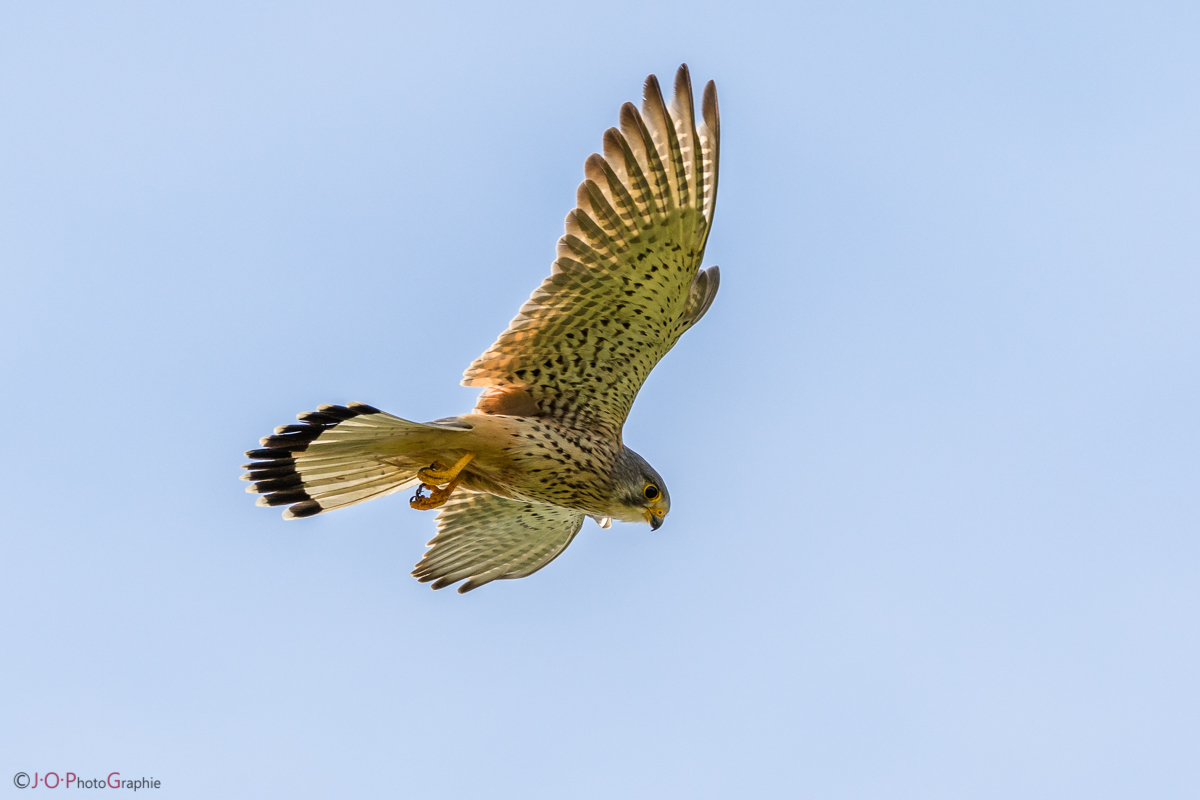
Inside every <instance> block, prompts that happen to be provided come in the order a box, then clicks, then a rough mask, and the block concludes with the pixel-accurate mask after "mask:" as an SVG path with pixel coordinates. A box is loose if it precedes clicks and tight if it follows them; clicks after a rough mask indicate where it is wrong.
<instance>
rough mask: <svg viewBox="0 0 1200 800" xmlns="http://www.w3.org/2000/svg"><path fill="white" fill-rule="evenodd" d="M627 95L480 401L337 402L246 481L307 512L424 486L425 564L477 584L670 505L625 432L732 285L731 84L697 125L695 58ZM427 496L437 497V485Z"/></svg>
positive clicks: (423, 569)
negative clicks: (390, 405) (456, 407)
mask: <svg viewBox="0 0 1200 800" xmlns="http://www.w3.org/2000/svg"><path fill="white" fill-rule="evenodd" d="M643 97H644V99H643V102H642V109H641V112H640V113H639V111H638V109H637V107H636V106H634V105H633V104H632V103H626V104H625V105H623V106H622V107H621V112H620V128H619V129H618V128H609V129H608V130H607V131H606V132H605V134H604V155H603V156H600V155H595V154H593V155H592V156H590V157H589V158H588V159H587V161H586V162H584V175H585V179H584V181H583V183H582V184H580V186H579V189H578V191H577V192H576V195H575V198H576V200H575V201H576V203H577V207H576V208H575V210H574V211H572V212H571V213H570V214H568V215H567V220H566V234H565V235H564V236H563V237H562V238H561V239H559V240H558V258H557V260H556V261H555V262H554V265H553V267H552V269H551V272H550V277H549V278H547V279H546V280H544V281H543V282H542V285H541V286H540V287H538V288H537V289H535V290H534V292H533V295H532V296H531V297H530V298H529V301H528V302H526V303H525V305H523V306H521V310H520V311H519V312H518V313H517V316H516V317H515V318H514V319H513V321H512V323H511V324H510V325H509V326H508V329H507V330H505V331H504V332H503V333H502V334H500V338H499V339H497V340H496V343H495V344H493V345H492V346H491V348H489V349H488V351H487V352H485V353H484V354H483V355H481V356H480V357H479V358H477V359H475V362H474V363H473V364H471V366H470V367H468V368H467V371H466V373H465V374H464V377H463V381H462V383H463V385H464V386H478V387H481V388H482V389H483V393H482V394H481V395H480V397H479V400H478V402H477V403H476V405H475V409H474V411H473V412H472V413H470V414H463V415H462V416H458V417H448V418H445V419H439V420H434V421H433V422H424V423H419V422H409V421H408V420H405V419H401V418H400V417H394V416H392V415H391V414H388V413H385V412H383V411H380V410H379V409H377V408H374V407H372V406H368V405H365V404H362V403H349V404H348V405H345V406H340V405H324V406H321V407H320V408H318V409H317V410H316V411H311V412H308V413H305V414H300V415H299V416H298V419H300V420H301V423H300V424H298V425H283V426H281V427H278V428H276V429H275V435H273V436H267V437H265V438H264V439H262V442H261V443H262V449H258V450H250V451H249V452H247V453H246V455H247V456H249V457H250V458H251V459H252V461H251V463H249V464H247V465H245V467H244V468H245V469H247V470H249V472H247V473H246V474H245V475H244V476H243V479H244V480H248V481H251V482H252V485H251V486H250V487H248V488H247V491H249V492H254V493H258V494H261V495H262V497H260V498H259V499H258V504H259V505H263V506H289V508H288V509H286V510H285V511H284V512H283V516H284V519H296V518H298V517H308V516H312V515H313V514H320V513H321V512H324V511H332V510H333V509H336V508H344V507H345V506H350V505H354V504H355V503H361V502H363V501H365V500H371V499H373V498H375V497H383V496H384V495H388V494H392V493H393V492H398V491H401V490H403V489H406V488H410V487H412V486H414V485H415V486H416V487H417V490H416V494H415V495H414V496H413V498H412V499H411V500H410V501H409V503H410V505H411V506H412V507H413V508H416V509H421V510H427V509H434V508H436V509H438V513H437V535H435V536H434V538H433V540H432V541H430V542H429V544H428V547H429V548H430V549H429V550H427V551H426V552H425V555H424V557H423V558H422V559H421V561H420V563H418V564H417V566H416V569H415V570H414V571H413V575H415V576H416V577H417V579H418V580H420V581H422V582H426V581H432V582H433V588H434V589H441V588H443V587H445V586H449V585H451V584H453V583H457V582H458V581H463V583H462V585H461V586H459V589H458V591H460V592H468V591H470V590H472V589H475V588H478V587H480V586H482V585H483V584H485V583H489V582H491V581H494V580H498V579H501V578H523V577H525V576H526V575H531V574H533V573H534V572H537V571H538V570H539V569H541V568H542V567H544V566H546V565H547V564H549V563H550V562H551V561H553V560H554V559H555V558H556V557H557V556H558V555H559V554H560V553H562V551H563V550H565V549H566V548H567V545H569V544H570V543H571V540H572V539H574V538H575V534H577V533H578V532H579V529H580V528H581V527H582V526H583V521H584V519H585V518H586V517H591V518H592V519H594V520H595V521H596V522H597V523H599V525H600V527H602V528H607V527H608V526H609V525H610V524H611V521H612V520H614V519H615V520H620V521H622V522H648V523H649V524H650V527H651V528H652V529H655V530H657V529H658V527H659V526H660V525H661V524H662V522H663V519H664V518H665V517H666V516H667V514H668V513H669V512H670V510H671V496H670V494H669V493H668V492H667V487H666V484H665V483H663V479H662V477H661V476H660V475H659V474H658V473H657V472H656V471H655V470H654V468H653V467H651V466H650V465H649V464H648V463H646V461H645V459H643V458H642V457H641V456H639V455H638V454H637V453H635V452H633V451H632V450H630V449H629V448H628V447H626V446H625V445H624V443H623V441H622V438H621V430H622V427H623V426H624V424H625V418H626V416H627V415H628V414H629V409H630V406H632V405H633V400H634V398H635V397H636V396H637V393H638V390H639V389H641V387H642V383H643V382H644V381H645V380H646V376H647V375H649V374H650V370H652V369H653V368H654V365H655V364H657V363H658V361H659V359H661V358H662V357H663V356H664V355H666V353H667V351H668V350H670V349H671V348H672V347H673V346H674V345H675V343H676V342H677V341H679V337H680V336H682V335H683V333H684V331H686V330H687V329H688V328H690V327H692V326H693V325H695V324H696V323H697V322H698V321H699V320H700V318H701V317H703V316H704V313H705V312H706V311H707V310H708V307H709V306H710V305H711V304H712V301H713V298H714V297H715V296H716V294H717V285H718V281H719V278H720V273H719V272H718V270H717V268H716V267H709V268H708V269H705V270H701V269H700V264H701V262H702V261H703V258H704V246H705V243H706V242H707V240H708V232H709V229H710V228H711V226H712V217H713V208H714V205H715V202H716V199H717V160H718V154H719V151H720V139H721V129H720V119H719V117H718V114H717V92H716V87H715V86H714V85H713V83H712V82H711V81H709V83H708V85H707V86H705V87H704V96H703V100H702V103H701V115H700V116H701V121H700V123H699V124H698V125H697V123H696V116H695V110H694V108H693V100H692V84H691V78H690V76H689V74H688V69H687V65H686V64H685V65H683V66H681V67H680V68H679V71H678V73H677V74H676V76H675V94H674V98H673V99H672V101H671V104H670V106H668V105H667V104H666V103H665V102H664V101H663V95H662V91H661V89H660V88H659V84H658V79H657V78H655V77H654V76H653V75H651V76H650V77H649V78H647V79H646V83H645V88H644V92H643ZM426 492H428V494H426Z"/></svg>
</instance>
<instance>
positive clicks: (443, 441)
mask: <svg viewBox="0 0 1200 800" xmlns="http://www.w3.org/2000/svg"><path fill="white" fill-rule="evenodd" d="M297 418H298V419H299V420H301V423H302V424H299V425H281V426H280V427H278V428H276V429H275V433H274V435H272V436H267V437H264V438H263V439H262V441H261V444H262V448H260V449H257V450H249V451H247V452H246V455H247V456H248V457H249V458H251V459H252V461H251V462H250V463H249V464H245V465H243V469H246V470H249V471H248V472H247V473H246V474H245V475H243V476H242V480H244V481H251V485H250V486H248V487H246V491H247V492H250V493H252V494H261V495H262V497H260V498H259V499H258V505H260V506H290V507H289V508H288V509H286V510H285V511H284V512H283V518H284V519H298V518H300V517H311V516H313V515H314V514H320V513H322V512H324V511H332V510H333V509H336V508H344V507H345V506H351V505H355V504H356V503H362V502H364V501H366V500H371V499H373V498H376V497H383V496H385V495H389V494H392V493H393V492H398V491H400V490H402V489H406V488H408V487H410V486H414V485H415V484H416V483H417V477H416V474H417V470H419V469H421V468H422V467H425V466H428V465H429V464H430V463H431V461H432V460H433V456H432V455H430V454H431V453H432V452H435V451H437V450H441V449H446V448H453V446H454V443H453V442H451V441H448V440H447V437H453V436H454V435H455V434H459V433H462V432H464V431H469V430H471V428H470V427H469V426H466V425H461V424H457V423H455V422H453V421H449V420H447V421H444V422H431V423H420V422H410V421H408V420H406V419H401V418H400V417H396V416H392V415H391V414H388V413H385V412H383V411H380V410H379V409H377V408H374V407H373V406H369V405H366V404H365V403H349V404H347V405H345V406H335V405H325V406H320V407H319V408H318V409H317V410H316V411H310V412H308V413H306V414H299V415H297Z"/></svg>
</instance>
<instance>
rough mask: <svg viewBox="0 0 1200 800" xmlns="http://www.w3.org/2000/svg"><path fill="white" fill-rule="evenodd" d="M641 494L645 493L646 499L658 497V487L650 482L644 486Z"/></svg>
mask: <svg viewBox="0 0 1200 800" xmlns="http://www.w3.org/2000/svg"><path fill="white" fill-rule="evenodd" d="M642 494H644V495H646V499H647V500H653V499H654V498H656V497H658V487H657V486H655V485H654V484H650V485H649V486H647V487H646V490H645V491H644V492H642Z"/></svg>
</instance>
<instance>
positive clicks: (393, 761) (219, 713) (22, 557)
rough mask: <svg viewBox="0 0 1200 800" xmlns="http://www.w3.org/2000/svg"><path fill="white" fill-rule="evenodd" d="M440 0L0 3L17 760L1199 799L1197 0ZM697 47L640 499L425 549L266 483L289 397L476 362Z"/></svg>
mask: <svg viewBox="0 0 1200 800" xmlns="http://www.w3.org/2000/svg"><path fill="white" fill-rule="evenodd" d="M502 5H503V6H504V7H503V8H501V6H502ZM431 6H432V4H420V5H416V4H403V3H391V4H388V3H353V2H352V3H327V4H322V3H279V4H266V3H244V2H239V3H221V2H205V3H186V4H185V3H170V4H163V3H117V2H111V3H78V2H77V3H37V2H13V3H5V4H4V5H3V8H2V9H0V275H2V278H3V282H2V284H0V286H2V288H0V407H2V408H3V409H4V414H3V416H4V420H5V432H4V436H3V444H2V445H0V485H3V486H4V488H5V489H6V492H5V497H6V501H7V502H6V504H5V508H4V511H3V516H2V521H0V527H2V528H3V534H2V536H0V641H3V642H4V646H3V647H2V648H0V676H2V678H3V680H2V681H0V685H2V687H3V688H2V690H0V692H2V693H0V785H4V786H8V787H9V788H8V789H7V790H5V789H0V794H3V793H6V792H11V793H16V792H17V791H18V790H17V789H16V788H13V787H12V783H11V777H10V776H11V775H14V774H15V773H17V772H20V771H24V772H28V773H30V774H31V775H32V774H33V773H35V772H37V773H46V772H50V771H54V772H57V773H58V774H59V775H62V776H65V773H66V772H68V771H70V772H74V773H76V774H77V775H79V776H80V777H83V778H93V777H97V776H103V775H107V774H108V773H110V772H113V771H120V772H121V773H122V776H123V777H126V778H130V777H142V776H145V777H154V778H157V779H159V780H161V781H162V788H161V789H160V790H158V791H157V792H152V793H151V794H150V796H151V797H164V798H166V797H181V798H193V797H194V798H209V797H218V796H220V797H266V796H278V797H294V798H308V797H312V798H318V797H333V796H343V797H382V796H400V797H408V796H411V797H431V796H438V797H449V796H457V797H472V796H475V797H495V798H614V797H638V798H641V797H645V798H675V797H679V798H703V797H713V798H729V797H803V798H873V797H887V798H901V797H903V798H921V799H922V800H928V799H929V798H964V797H971V798H1004V799H1006V800H1007V799H1008V798H1016V797H1020V798H1054V799H1055V800H1061V798H1088V799H1089V800H1093V799H1095V798H1128V797H1155V798H1176V797H1178V798H1184V797H1188V798H1192V797H1196V796H1198V795H1200V769H1198V767H1197V753H1200V680H1198V679H1197V678H1198V676H1200V622H1198V620H1200V536H1198V534H1200V491H1198V484H1200V414H1198V412H1200V373H1198V371H1197V366H1198V361H1200V358H1198V357H1200V313H1198V309H1200V47H1198V46H1197V42H1198V41H1200V10H1198V9H1200V7H1198V6H1197V5H1196V4H1195V3H1186V4H1185V3H1179V4H1177V5H1170V4H1159V3H1147V2H1140V3H1126V4H1113V3H1090V2H1089V3H1082V2H1081V3H1075V4H1068V3H1053V2H1052V3H1047V2H1011V0H1006V1H1005V2H994V3H972V4H963V3H949V2H920V3H909V4H903V5H901V4H894V3H871V2H820V3H786V4H777V5H773V4H761V3H754V2H739V3H732V2H728V3H713V2H688V3H645V2H625V1H624V0H615V1H614V2H604V3H580V4H564V3H558V2H555V3H549V2H548V3H543V4H531V3H524V4H499V3H496V4H481V5H458V6H452V5H444V6H439V7H438V8H436V9H435V8H432V7H431ZM683 61H686V62H688V63H689V64H690V65H691V68H692V71H693V77H694V79H695V82H696V84H697V85H698V86H699V85H702V84H703V83H704V82H705V81H707V80H709V79H710V78H712V79H715V80H716V82H717V87H718V91H719V95H720V102H721V111H722V123H723V125H722V131H723V150H722V163H721V167H722V173H721V184H720V196H719V199H718V203H717V212H716V221H715V226H714V229H713V232H712V238H711V239H710V243H709V248H708V256H707V259H706V264H719V265H720V266H721V269H722V287H721V293H720V296H719V297H718V298H717V300H716V303H715V304H714V306H713V308H712V310H711V311H710V313H709V314H708V316H707V317H706V318H705V319H704V321H703V322H702V323H701V324H700V325H699V326H698V327H697V328H695V329H694V330H692V331H691V332H690V333H688V334H687V335H686V336H685V337H684V338H683V340H682V341H681V343H680V344H679V346H678V347H677V348H676V349H675V350H674V351H673V352H672V353H671V354H670V355H669V356H668V357H667V359H666V360H665V361H664V362H663V363H662V364H661V365H660V366H659V367H658V369H657V370H656V371H655V373H654V374H653V376H652V377H651V378H650V380H649V382H648V383H647V384H646V386H645V389H644V391H643V392H642V395H641V397H640V398H639V400H638V403H637V405H636V406H635V407H634V410H633V414H632V417H631V418H630V420H629V423H628V425H627V427H626V430H625V437H626V441H627V442H628V443H629V444H630V446H632V447H633V448H635V449H636V450H638V451H639V452H640V453H641V454H642V455H644V456H645V457H646V458H647V459H648V460H649V461H650V462H651V463H652V464H653V465H654V466H655V467H656V468H657V469H658V471H659V472H660V473H662V475H663V476H664V477H665V479H666V481H667V483H668V485H669V487H670V491H671V496H672V501H673V507H672V508H673V510H672V514H671V517H670V519H669V520H668V521H667V524H666V525H664V526H663V528H662V529H661V530H659V531H658V532H657V533H651V531H650V530H649V528H648V527H647V526H632V525H616V526H614V527H613V528H612V529H611V530H607V531H604V530H600V529H598V528H596V527H595V526H594V525H593V524H592V523H590V522H589V523H588V524H587V526H586V527H585V528H584V531H583V533H582V534H581V535H580V536H579V538H577V539H576V541H575V543H574V544H573V545H572V546H571V548H570V549H569V550H568V551H567V552H566V553H565V554H564V555H563V556H562V557H561V558H560V559H559V560H558V561H556V562H555V563H554V564H552V565H551V566H550V567H549V568H547V569H545V570H543V571H542V572H540V573H538V574H537V575H535V576H533V577H532V578H529V579H526V580H521V581H506V582H501V583H497V584H492V585H489V586H487V587H485V588H483V589H480V590H479V591H477V592H473V593H472V594H470V595H466V596H460V595H457V594H455V593H454V592H453V591H442V592H432V591H430V590H429V588H428V587H427V586H424V585H421V584H418V583H417V582H416V581H415V580H413V579H412V578H411V577H409V575H408V572H409V570H410V569H411V568H412V565H413V564H414V563H415V562H416V561H417V559H418V558H419V557H420V555H421V553H422V551H423V544H424V542H425V541H427V540H428V539H429V538H430V537H431V536H432V532H433V519H432V515H431V514H429V513H419V512H416V511H412V510H410V509H409V508H408V506H407V503H406V502H404V499H403V498H402V497H398V496H394V497H391V498H387V499H385V500H382V501H376V502H372V503H368V504H366V505H363V506H358V507H355V508H352V509H347V510H343V511H339V512H336V513H332V514H328V515H322V516H320V517H317V518H314V519H309V520H302V521H298V522H286V523H285V522H284V521H282V520H281V519H280V515H279V512H278V510H277V509H262V508H256V507H255V506H254V503H253V499H254V498H253V497H252V496H249V495H246V494H244V493H243V489H244V488H245V485H246V484H244V483H242V482H240V481H239V480H238V476H239V474H240V471H239V469H238V466H239V464H241V463H242V462H243V461H244V460H245V459H244V458H243V457H242V451H244V450H246V449H248V448H250V447H254V446H256V442H257V440H258V437H260V436H263V435H266V434H268V433H269V432H270V431H271V429H272V428H273V427H274V426H276V425H280V424H286V423H288V422H289V421H291V420H292V419H293V416H294V415H295V414H296V413H297V412H301V411H307V410H311V409H313V408H315V407H316V406H317V405H318V404H320V403H343V402H348V401H352V400H358V401H362V402H367V403H370V404H373V405H376V406H379V407H381V408H383V409H385V410H388V411H391V412H392V413H395V414H399V415H401V416H404V417H407V418H410V419H418V420H421V419H432V418H437V417H442V416H447V415H452V414H457V413H462V412H465V411H467V410H469V408H470V407H471V405H472V403H473V399H474V396H475V391H473V390H469V389H464V388H462V387H459V386H458V380H459V378H460V375H461V372H462V370H463V369H464V368H465V367H466V365H467V364H468V363H469V362H470V361H471V360H472V359H473V358H474V357H475V356H477V355H478V354H479V353H480V352H482V351H483V350H484V349H485V348H486V347H487V346H488V345H489V344H490V343H491V342H492V341H493V339H494V338H495V336H496V335H497V334H498V333H499V332H500V331H501V330H502V329H503V328H504V327H505V325H507V323H508V321H509V319H510V318H511V317H512V315H513V314H514V313H515V311H516V309H517V308H518V306H519V305H520V304H521V302H523V300H524V299H525V298H526V297H527V296H528V294H529V292H530V291H531V290H532V289H533V288H534V287H535V286H536V285H537V284H538V282H539V281H540V280H541V279H542V278H543V277H544V276H545V275H546V274H548V272H549V268H550V262H551V261H552V259H553V255H554V243H555V240H556V239H557V237H558V236H559V235H560V234H561V231H562V220H563V217H564V216H565V215H566V213H567V211H569V210H570V208H571V206H572V204H573V199H574V191H575V186H576V185H577V183H578V182H579V180H580V179H581V177H582V165H583V161H584V159H585V158H586V156H587V155H588V154H589V153H591V152H593V151H595V150H597V149H598V148H599V146H600V137H601V134H602V133H603V131H604V129H605V128H607V127H608V126H610V125H613V124H615V123H616V120H617V109H618V108H619V106H620V104H621V103H622V102H624V101H626V100H635V99H639V98H640V92H641V85H642V80H643V79H644V77H645V76H646V75H647V74H648V73H650V72H655V73H657V74H658V75H659V76H660V77H663V78H667V79H669V76H670V75H671V74H672V73H673V72H674V70H675V68H676V67H677V66H678V64H679V63H680V62H683Z"/></svg>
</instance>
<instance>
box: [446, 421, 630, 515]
mask: <svg viewBox="0 0 1200 800" xmlns="http://www.w3.org/2000/svg"><path fill="white" fill-rule="evenodd" d="M461 419H462V420H463V421H464V422H468V423H469V424H471V425H472V427H473V428H474V431H473V433H474V434H475V436H474V437H473V438H475V440H476V441H475V445H476V448H475V459H474V460H473V461H472V462H471V465H470V467H469V468H468V469H467V471H466V472H467V474H466V476H465V479H464V481H463V484H464V485H465V486H466V487H467V488H468V489H473V490H475V491H484V492H490V493H491V494H496V495H499V496H501V497H508V498H510V499H513V500H524V501H527V502H535V503H549V504H552V505H557V506H563V507H565V508H571V509H576V510H579V511H583V512H585V513H589V514H604V513H605V510H606V509H607V508H609V506H610V498H609V495H610V494H611V477H610V476H611V472H612V455H611V453H612V448H611V447H609V446H606V444H605V443H604V442H603V441H597V440H596V439H595V438H593V437H592V436H591V435H590V434H588V433H587V432H581V431H577V430H573V429H567V428H562V427H559V426H556V425H554V424H553V423H552V422H548V421H546V420H544V419H541V418H531V417H509V416H499V415H482V414H479V415H476V414H471V415H467V416H465V417H462V418H461Z"/></svg>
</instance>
